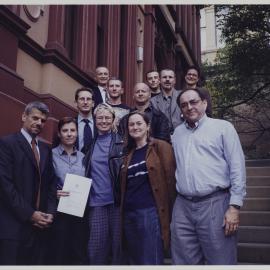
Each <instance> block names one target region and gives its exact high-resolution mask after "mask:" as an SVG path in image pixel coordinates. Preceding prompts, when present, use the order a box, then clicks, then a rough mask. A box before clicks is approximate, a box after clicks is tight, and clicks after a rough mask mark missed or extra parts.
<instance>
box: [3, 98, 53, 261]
mask: <svg viewBox="0 0 270 270" xmlns="http://www.w3.org/2000/svg"><path fill="white" fill-rule="evenodd" d="M48 114H49V110H48V107H47V106H46V105H45V104H43V103H41V102H38V101H35V102H31V103H29V104H28V105H27V106H26V107H25V110H24V112H23V114H22V122H23V124H22V129H21V130H20V131H19V132H17V133H14V134H11V135H9V136H6V137H4V138H1V140H0V265H16V264H20V265H22V264H23V265H25V264H26V265H28V264H44V263H45V261H44V255H45V247H46V245H45V244H46V236H47V228H48V227H50V225H51V223H52V221H53V214H54V212H55V210H56V181H55V180H56V179H55V174H54V169H53V165H52V156H51V150H50V148H49V146H48V145H47V144H45V143H44V142H42V141H41V140H40V139H38V137H37V136H38V134H39V133H40V132H41V131H42V129H43V127H44V125H45V122H46V120H47V117H48Z"/></svg>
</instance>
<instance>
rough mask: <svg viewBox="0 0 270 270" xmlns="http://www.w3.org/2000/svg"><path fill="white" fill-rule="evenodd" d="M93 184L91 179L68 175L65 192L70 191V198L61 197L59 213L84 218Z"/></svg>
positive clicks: (64, 187)
mask: <svg viewBox="0 0 270 270" xmlns="http://www.w3.org/2000/svg"><path fill="white" fill-rule="evenodd" d="M91 184H92V179H90V178H86V177H83V176H79V175H75V174H70V173H67V174H66V178H65V182H64V186H63V190H64V191H69V196H67V197H60V200H59V204H58V208H57V211H59V212H62V213H66V214H69V215H73V216H77V217H83V214H84V211H85V206H86V203H87V199H88V195H89V191H90V187H91Z"/></svg>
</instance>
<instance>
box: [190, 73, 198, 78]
mask: <svg viewBox="0 0 270 270" xmlns="http://www.w3.org/2000/svg"><path fill="white" fill-rule="evenodd" d="M187 76H189V77H195V78H197V77H198V75H197V74H195V73H188V74H187Z"/></svg>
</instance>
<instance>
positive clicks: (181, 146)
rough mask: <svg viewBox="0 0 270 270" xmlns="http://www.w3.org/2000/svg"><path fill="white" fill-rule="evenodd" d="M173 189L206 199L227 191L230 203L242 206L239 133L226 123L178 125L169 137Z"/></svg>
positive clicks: (243, 181)
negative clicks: (174, 185)
mask: <svg viewBox="0 0 270 270" xmlns="http://www.w3.org/2000/svg"><path fill="white" fill-rule="evenodd" d="M172 145H173V149H174V154H175V158H176V172H175V176H176V189H177V191H178V192H179V193H180V194H183V195H186V196H205V195H208V194H211V193H212V192H214V191H216V190H218V189H225V188H230V194H231V198H230V204H236V205H239V206H242V205H243V199H244V196H245V194H246V169H245V158H244V154H243V150H242V147H241V143H240V140H239V137H238V134H237V132H236V130H235V128H234V127H233V125H232V124H231V123H229V122H228V121H225V120H220V119H213V118H208V117H207V116H206V115H205V116H203V117H202V119H200V120H199V121H198V122H197V123H196V125H195V127H194V128H190V127H189V126H188V125H187V123H186V122H185V123H183V124H181V125H180V126H178V127H177V128H176V129H175V131H174V134H173V136H172Z"/></svg>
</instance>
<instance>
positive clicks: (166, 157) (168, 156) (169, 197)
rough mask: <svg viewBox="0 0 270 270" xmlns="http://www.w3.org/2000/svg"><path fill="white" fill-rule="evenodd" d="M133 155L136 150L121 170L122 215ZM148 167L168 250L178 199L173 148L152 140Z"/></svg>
mask: <svg viewBox="0 0 270 270" xmlns="http://www.w3.org/2000/svg"><path fill="white" fill-rule="evenodd" d="M133 153H134V150H132V151H131V152H130V153H128V155H127V156H126V157H125V159H124V163H123V165H122V169H121V178H120V179H121V211H122V215H123V204H124V197H125V192H126V182H127V171H128V166H129V163H130V161H131V158H132V156H133ZM146 167H147V170H148V176H149V182H150V186H151V188H152V191H153V195H154V199H155V202H156V207H157V210H158V215H159V220H160V225H161V235H162V239H163V243H164V248H165V249H168V248H169V243H170V221H171V213H172V208H173V203H174V200H175V197H176V187H175V183H176V180H175V168H176V164H175V159H174V154H173V150H172V146H171V145H170V144H169V143H167V142H165V141H163V140H158V139H151V141H150V142H149V144H148V149H147V152H146Z"/></svg>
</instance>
